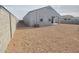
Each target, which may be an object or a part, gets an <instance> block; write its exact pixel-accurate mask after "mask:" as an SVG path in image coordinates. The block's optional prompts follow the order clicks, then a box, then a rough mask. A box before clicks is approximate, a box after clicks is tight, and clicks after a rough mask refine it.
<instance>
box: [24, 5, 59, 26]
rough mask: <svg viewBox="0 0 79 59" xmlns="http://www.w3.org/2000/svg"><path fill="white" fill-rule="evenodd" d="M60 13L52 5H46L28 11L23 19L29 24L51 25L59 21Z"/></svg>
mask: <svg viewBox="0 0 79 59" xmlns="http://www.w3.org/2000/svg"><path fill="white" fill-rule="evenodd" d="M59 17H60V15H59V13H57V12H56V11H55V10H54V9H53V8H52V7H51V6H46V7H43V8H39V9H36V10H33V11H30V12H28V13H27V14H26V15H25V16H24V17H23V21H24V23H25V24H26V25H27V26H49V25H52V24H54V23H55V22H58V21H59Z"/></svg>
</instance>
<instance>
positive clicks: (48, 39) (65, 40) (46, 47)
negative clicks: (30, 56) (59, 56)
mask: <svg viewBox="0 0 79 59" xmlns="http://www.w3.org/2000/svg"><path fill="white" fill-rule="evenodd" d="M6 52H37V53H39V52H44V53H45V52H50V53H52V52H79V25H66V24H59V25H56V26H48V27H40V28H27V27H26V28H25V27H23V28H17V30H16V32H15V34H14V38H13V39H12V40H11V42H10V43H9V45H8V47H7V50H6Z"/></svg>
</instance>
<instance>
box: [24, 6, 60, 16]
mask: <svg viewBox="0 0 79 59" xmlns="http://www.w3.org/2000/svg"><path fill="white" fill-rule="evenodd" d="M44 8H48V9H52V10H53V11H54V12H56V11H55V10H54V9H53V8H52V7H51V6H46V7H42V8H39V9H35V10H32V11H29V12H28V13H27V14H29V13H32V12H34V11H38V10H40V9H44ZM56 13H57V12H56ZM27 14H26V15H27ZM26 15H25V16H26ZM58 15H60V14H59V13H58Z"/></svg>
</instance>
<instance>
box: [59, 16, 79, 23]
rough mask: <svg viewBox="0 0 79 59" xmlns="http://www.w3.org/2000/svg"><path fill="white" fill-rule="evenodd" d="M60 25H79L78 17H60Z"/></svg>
mask: <svg viewBox="0 0 79 59" xmlns="http://www.w3.org/2000/svg"><path fill="white" fill-rule="evenodd" d="M60 23H64V24H79V17H73V16H72V15H64V16H61V17H60Z"/></svg>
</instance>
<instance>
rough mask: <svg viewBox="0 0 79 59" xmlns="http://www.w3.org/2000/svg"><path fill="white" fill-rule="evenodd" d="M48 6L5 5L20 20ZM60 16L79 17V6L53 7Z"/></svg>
mask: <svg viewBox="0 0 79 59" xmlns="http://www.w3.org/2000/svg"><path fill="white" fill-rule="evenodd" d="M45 6H46V5H4V7H5V8H7V9H8V10H9V11H10V12H11V13H12V14H14V15H15V16H16V17H17V18H18V19H19V20H22V19H23V17H24V16H25V15H26V14H27V13H28V12H29V11H32V10H35V9H38V8H42V7H45ZM51 7H52V8H53V9H55V10H56V11H57V12H58V13H59V14H60V15H72V16H74V17H79V5H51Z"/></svg>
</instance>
